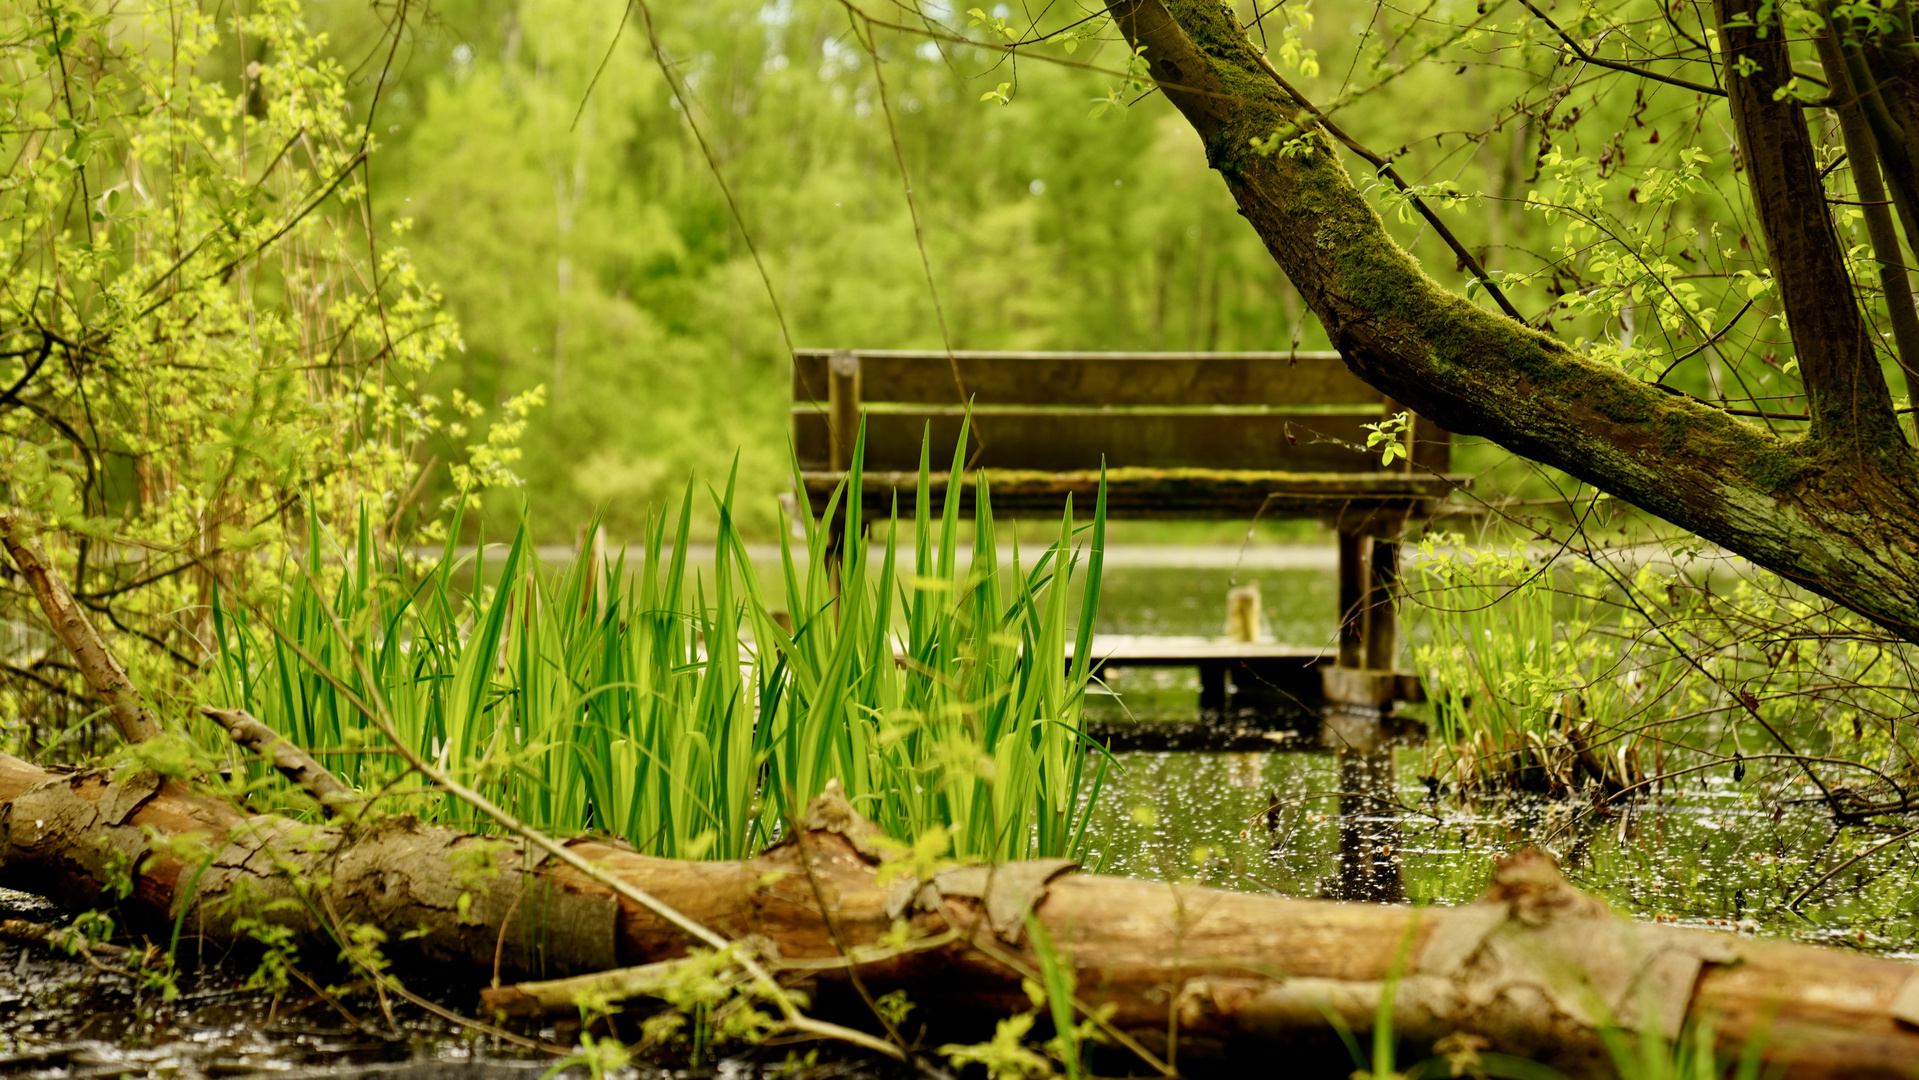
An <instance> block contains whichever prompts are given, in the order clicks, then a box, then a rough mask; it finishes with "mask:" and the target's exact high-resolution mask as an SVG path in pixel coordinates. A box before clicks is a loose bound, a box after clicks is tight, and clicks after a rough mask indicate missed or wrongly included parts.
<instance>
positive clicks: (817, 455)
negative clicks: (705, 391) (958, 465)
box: [793, 405, 1379, 472]
mask: <svg viewBox="0 0 1919 1080" xmlns="http://www.w3.org/2000/svg"><path fill="white" fill-rule="evenodd" d="M962 419H963V410H960V409H957V408H933V409H889V410H886V411H874V412H869V413H867V414H866V467H867V468H868V469H872V470H878V471H885V470H915V469H918V468H919V462H920V440H921V437H922V435H923V433H924V432H925V431H926V429H927V426H928V425H929V424H930V425H931V428H932V435H931V438H932V446H933V460H934V461H935V462H936V463H938V464H945V463H947V462H948V461H950V460H951V455H952V452H953V450H952V448H953V446H954V445H955V444H956V443H957V442H958V441H959V431H960V422H961V420H962ZM1375 419H1376V415H1374V414H1360V415H1351V414H1347V415H1340V414H1328V413H1323V412H1286V411H1279V410H1275V411H1271V412H1265V413H1253V414H1247V413H1244V412H1222V413H1204V412H1191V411H1155V410H1150V409H1135V410H1130V411H1124V412H1121V411H1114V412H1103V411H1093V410H1086V411H1077V412H1058V411H1049V410H1045V409H1037V408H1036V409H1032V410H1030V411H1022V410H1013V409H1001V410H995V411H994V412H993V413H992V414H990V415H984V416H977V417H975V418H974V428H975V430H976V431H977V432H978V439H977V441H976V443H975V446H976V447H977V446H978V445H979V444H980V443H983V444H984V447H985V449H984V451H983V452H982V453H981V454H980V455H979V457H978V458H977V460H975V461H973V462H972V464H973V465H975V466H976V467H980V468H989V469H993V468H1006V469H1034V470H1042V471H1051V472H1062V471H1070V470H1074V469H1098V468H1099V467H1100V464H1101V462H1102V459H1103V460H1104V463H1105V465H1106V466H1107V467H1108V468H1120V467H1131V466H1138V467H1143V468H1154V469H1177V468H1206V469H1262V470H1280V471H1286V472H1373V471H1377V470H1378V469H1379V457H1378V455H1377V454H1374V453H1367V452H1365V451H1363V450H1359V449H1354V448H1353V447H1355V446H1357V447H1363V446H1364V445H1365V443H1366V435H1367V432H1366V431H1365V429H1364V428H1363V427H1361V425H1362V424H1365V423H1367V422H1369V421H1372V420H1375ZM1289 436H1290V438H1289ZM1335 440H1338V441H1335ZM793 442H794V447H795V449H796V450H797V451H798V453H799V458H800V467H801V468H803V469H824V468H827V467H829V465H830V460H829V453H828V451H829V449H830V436H829V434H828V427H827V418H826V416H825V414H824V413H823V412H822V411H821V410H819V409H817V408H814V407H811V406H804V405H802V406H797V407H795V408H794V410H793ZM1341 442H1343V443H1344V444H1346V445H1341Z"/></svg>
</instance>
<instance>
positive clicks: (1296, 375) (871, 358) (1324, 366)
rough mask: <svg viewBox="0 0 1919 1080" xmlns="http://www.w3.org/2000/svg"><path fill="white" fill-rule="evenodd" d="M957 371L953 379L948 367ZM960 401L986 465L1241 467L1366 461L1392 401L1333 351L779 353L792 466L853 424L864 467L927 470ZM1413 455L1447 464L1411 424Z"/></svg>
mask: <svg viewBox="0 0 1919 1080" xmlns="http://www.w3.org/2000/svg"><path fill="white" fill-rule="evenodd" d="M956 374H957V378H956V377H955V376H956ZM967 398H970V399H971V400H972V402H973V425H974V428H975V430H976V431H977V432H978V433H979V439H978V441H977V443H976V445H977V446H978V448H979V453H978V454H977V456H976V458H975V460H974V462H973V464H974V465H975V466H976V467H980V468H990V469H1024V470H1037V471H1045V472H1070V471H1077V470H1085V469H1097V468H1099V467H1100V462H1101V460H1102V458H1103V459H1104V461H1105V463H1106V466H1107V467H1108V468H1109V469H1118V468H1127V467H1142V468H1155V469H1180V468H1193V469H1231V470H1239V469H1248V470H1260V471H1279V472H1303V473H1328V472H1335V473H1337V472H1355V473H1356V472H1371V473H1377V472H1380V471H1381V469H1380V464H1379V454H1378V452H1377V451H1374V452H1371V453H1367V452H1365V451H1363V450H1360V449H1356V447H1364V446H1365V444H1366V436H1367V434H1368V433H1367V432H1366V430H1365V429H1364V428H1362V427H1361V425H1363V424H1367V423H1374V422H1377V421H1378V420H1379V419H1380V418H1381V416H1382V415H1386V414H1390V413H1393V412H1397V411H1399V406H1398V405H1397V404H1395V403H1393V402H1391V401H1389V400H1388V399H1386V398H1385V397H1384V396H1383V395H1382V394H1381V393H1380V392H1379V391H1377V390H1375V389H1373V388H1372V387H1370V386H1368V385H1366V384H1365V383H1364V382H1361V381H1360V380H1359V378H1358V377H1357V376H1355V375H1353V374H1352V372H1350V371H1348V370H1347V368H1346V365H1345V362H1344V361H1343V360H1341V359H1340V357H1339V354H1338V353H1334V352H1240V353H1114V352H1107V353H1092V352H958V353H952V354H948V353H945V352H912V351H892V350H864V349H862V350H846V349H838V350H835V349H801V350H798V351H796V352H795V354H794V357H793V443H794V446H795V448H796V449H797V451H798V454H799V459H800V466H801V468H802V469H805V470H808V471H818V470H838V469H843V468H845V466H846V461H847V458H848V456H849V455H850V452H851V447H852V445H853V433H854V432H856V431H857V430H858V425H859V422H860V419H861V418H862V416H863V417H864V418H865V420H866V459H865V465H866V468H867V469H868V470H869V471H872V472H881V471H901V472H905V471H911V470H915V469H918V468H919V459H920V438H921V433H922V432H923V431H924V430H925V429H926V427H927V425H928V424H931V426H932V440H933V450H934V468H935V469H939V468H941V467H943V465H944V461H945V455H947V454H950V453H951V448H952V447H953V445H954V443H955V442H956V441H957V439H958V438H959V428H960V422H961V420H962V419H963V418H964V416H965V415H966V405H965V401H966V399H967ZM1413 437H1414V445H1413V461H1412V462H1409V463H1407V464H1405V465H1400V466H1396V468H1409V467H1411V466H1413V465H1415V464H1416V465H1417V466H1419V467H1420V468H1421V470H1422V471H1423V470H1425V469H1431V470H1434V471H1437V472H1444V471H1446V470H1447V468H1448V467H1449V465H1450V446H1449V442H1450V439H1449V436H1447V434H1446V432H1445V431H1443V430H1442V429H1440V428H1438V427H1436V426H1435V425H1433V424H1432V423H1431V422H1430V421H1425V420H1423V419H1421V420H1417V421H1416V423H1415V425H1414V431H1413Z"/></svg>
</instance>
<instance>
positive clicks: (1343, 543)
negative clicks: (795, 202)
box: [793, 349, 1466, 707]
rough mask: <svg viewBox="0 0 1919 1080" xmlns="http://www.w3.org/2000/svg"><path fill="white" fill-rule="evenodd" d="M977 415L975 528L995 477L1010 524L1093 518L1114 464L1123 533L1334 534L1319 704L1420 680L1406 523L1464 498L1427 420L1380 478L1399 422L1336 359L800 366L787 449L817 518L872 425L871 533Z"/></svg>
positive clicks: (880, 360)
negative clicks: (1070, 513) (983, 489)
mask: <svg viewBox="0 0 1919 1080" xmlns="http://www.w3.org/2000/svg"><path fill="white" fill-rule="evenodd" d="M968 399H970V400H971V402H972V404H971V412H972V417H973V431H974V433H975V437H974V438H973V440H972V445H971V447H970V448H969V458H970V460H969V470H971V471H969V472H968V473H967V475H965V476H963V477H961V478H960V479H959V481H958V484H957V489H958V495H959V498H960V499H961V500H962V503H961V506H962V509H963V510H966V511H968V512H970V510H971V503H972V497H973V491H974V485H975V483H976V482H977V478H978V475H979V473H980V471H984V472H985V473H986V475H987V477H988V480H989V483H990V487H991V491H992V501H993V509H994V511H995V512H996V513H1007V514H1014V515H1028V514H1047V515H1056V514H1058V513H1059V512H1060V510H1061V509H1062V508H1063V506H1064V504H1065V502H1066V499H1067V496H1068V495H1071V496H1072V498H1073V506H1074V509H1075V511H1076V512H1077V513H1080V514H1087V513H1090V512H1091V510H1092V508H1093V501H1094V496H1095V494H1096V492H1097V490H1098V486H1099V479H1100V468H1101V465H1102V463H1104V465H1105V469H1106V484H1107V496H1106V506H1107V516H1108V517H1110V518H1215V519H1235V518H1240V519H1247V520H1251V519H1253V518H1255V517H1265V518H1278V517H1292V518H1317V519H1320V520H1323V521H1325V522H1327V523H1328V524H1329V525H1331V526H1332V527H1333V528H1335V529H1336V530H1338V533H1339V560H1340V564H1339V565H1340V569H1339V581H1340V600H1339V603H1340V621H1339V639H1338V648H1337V650H1336V651H1335V652H1333V653H1331V654H1329V655H1328V656H1326V657H1325V658H1324V659H1325V661H1326V663H1324V665H1323V670H1322V671H1321V672H1320V675H1321V684H1322V687H1323V691H1324V693H1325V694H1326V696H1327V697H1328V698H1329V699H1331V700H1334V701H1337V702H1341V703H1345V704H1354V705H1364V706H1372V707H1386V706H1390V705H1391V704H1392V702H1393V701H1395V700H1398V699H1400V698H1402V697H1403V696H1404V691H1405V688H1406V686H1407V685H1408V683H1407V680H1405V679H1402V678H1400V677H1399V675H1398V673H1396V672H1394V671H1393V670H1392V669H1393V667H1394V663H1393V658H1394V656H1395V654H1396V650H1397V647H1398V642H1397V639H1398V629H1397V623H1396V617H1395V614H1394V611H1393V607H1392V603H1391V598H1392V597H1393V595H1394V592H1395V590H1396V588H1397V583H1398V576H1399V543H1400V540H1401V538H1402V537H1403V535H1404V532H1405V528H1406V523H1407V522H1408V521H1409V520H1421V519H1424V518H1426V517H1428V516H1430V515H1433V514H1435V513H1438V512H1443V511H1444V510H1445V509H1446V508H1447V505H1448V496H1450V495H1451V494H1452V493H1453V492H1454V491H1455V490H1458V489H1460V488H1462V487H1463V486H1464V485H1465V483H1466V478H1465V477H1463V476H1456V475H1451V474H1450V473H1449V472H1448V470H1449V467H1450V465H1451V436H1450V435H1449V434H1448V433H1447V432H1446V431H1444V430H1443V429H1441V428H1439V427H1438V426H1437V425H1435V424H1433V423H1431V422H1430V421H1428V420H1425V419H1423V418H1417V417H1416V418H1415V419H1414V422H1413V424H1412V425H1411V426H1410V429H1409V431H1408V432H1407V438H1408V439H1409V441H1410V443H1411V445H1410V447H1409V450H1410V456H1409V457H1408V458H1407V459H1406V460H1404V461H1401V462H1396V463H1395V466H1394V467H1393V468H1391V469H1384V468H1382V467H1381V466H1380V454H1379V451H1378V450H1371V451H1368V450H1367V449H1366V448H1365V447H1366V437H1367V435H1368V434H1369V432H1368V431H1367V430H1366V429H1365V428H1364V427H1363V426H1362V425H1364V424H1368V423H1376V422H1378V421H1379V420H1380V419H1382V418H1383V417H1386V416H1391V415H1393V414H1396V413H1398V412H1399V411H1400V406H1399V405H1398V404H1396V403H1395V402H1393V401H1391V400H1389V399H1387V398H1385V397H1384V396H1383V395H1382V394H1380V392H1379V391H1377V390H1374V389H1373V388H1372V387H1370V386H1367V385H1366V384H1365V383H1364V382H1361V381H1360V380H1359V379H1358V378H1357V377H1356V376H1354V375H1353V374H1352V373H1351V372H1350V371H1348V370H1347V368H1346V365H1345V363H1344V362H1343V361H1342V360H1341V359H1340V357H1339V354H1337V353H1331V352H1298V353H1291V352H1258V353H1111V352H1108V353H1094V352H959V353H952V354H948V353H944V352H912V351H892V350H864V349H860V350H849V349H801V350H798V351H797V352H795V354H794V358H793V444H794V448H795V450H796V452H797V454H798V457H799V463H800V469H801V480H802V482H803V483H804V484H805V487H806V497H807V500H808V501H809V503H810V504H811V506H812V508H813V512H814V513H816V514H818V513H820V512H822V511H823V510H824V509H825V505H826V501H827V499H828V498H829V496H830V495H831V493H832V491H833V489H834V488H835V487H836V486H837V485H838V484H839V483H840V482H841V480H842V479H843V478H844V476H845V471H846V467H847V464H848V462H849V460H850V459H851V456H852V449H853V445H854V439H855V436H856V434H857V432H858V430H859V425H860V422H861V421H862V420H864V421H865V424H866V455H865V461H864V479H863V485H862V489H863V490H862V492H861V497H862V504H863V506H864V507H865V510H866V513H867V514H868V515H869V520H870V519H871V517H883V516H884V515H885V514H886V513H887V512H888V511H889V510H890V509H891V508H892V507H893V505H894V500H895V499H898V505H900V506H902V507H906V506H911V505H912V502H913V499H914V496H915V492H916V490H917V488H918V481H919V462H920V445H921V438H922V436H923V434H924V433H925V432H926V431H927V430H928V429H929V428H930V430H931V435H932V445H933V447H934V454H935V456H934V460H935V461H936V462H940V461H944V460H950V454H951V448H952V447H953V446H954V444H955V442H956V441H957V440H958V438H959V432H960V424H961V422H962V420H963V419H964V418H965V417H966V415H967V412H968V406H967V404H966V401H967V400H968ZM933 487H934V490H935V492H936V495H937V497H939V498H941V499H944V498H945V497H947V496H948V495H949V494H950V493H951V491H952V487H953V481H952V478H951V477H949V476H947V475H946V474H945V473H944V472H940V473H936V474H934V477H933ZM1231 647H1232V646H1231V645H1230V643H1222V645H1221V648H1222V649H1229V648H1231ZM1115 659H1116V660H1118V659H1119V658H1115ZM1153 659H1155V658H1153V657H1146V658H1145V659H1144V660H1143V661H1141V662H1146V661H1150V660H1153ZM1158 659H1162V660H1166V659H1168V658H1158ZM1216 660H1217V661H1220V662H1228V661H1230V660H1231V658H1230V657H1227V656H1225V655H1224V653H1221V655H1220V656H1219V657H1217V658H1216ZM1119 662H1125V661H1119ZM1177 662H1180V663H1191V664H1196V665H1198V666H1200V667H1201V668H1202V670H1205V669H1206V667H1207V666H1208V663H1207V662H1206V658H1203V657H1189V656H1186V655H1185V654H1182V656H1181V657H1180V658H1177ZM1215 666H1216V665H1215Z"/></svg>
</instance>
